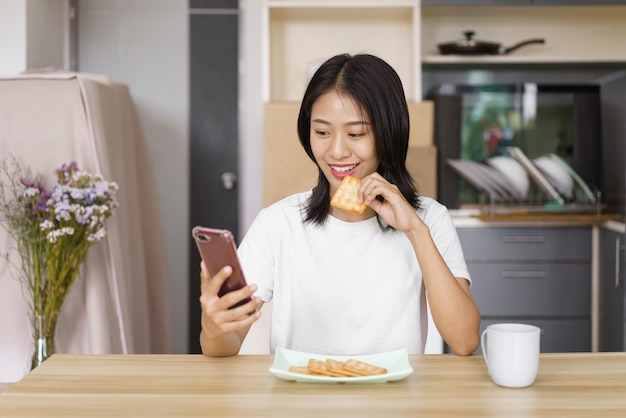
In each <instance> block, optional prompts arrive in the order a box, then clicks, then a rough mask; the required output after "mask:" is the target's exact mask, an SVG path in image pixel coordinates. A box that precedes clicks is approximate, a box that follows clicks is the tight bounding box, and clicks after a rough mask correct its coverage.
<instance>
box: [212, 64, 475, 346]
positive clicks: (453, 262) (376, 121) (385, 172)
mask: <svg viewBox="0 0 626 418" xmlns="http://www.w3.org/2000/svg"><path fill="white" fill-rule="evenodd" d="M298 136H299V138H300V142H301V144H302V146H303V148H304V150H305V151H306V153H307V154H308V156H309V157H310V158H311V159H312V160H313V161H314V162H315V164H316V165H317V167H318V169H319V178H318V184H317V186H316V187H315V188H313V189H312V190H309V191H305V192H302V193H299V194H295V195H292V196H290V197H287V198H285V199H283V200H281V201H279V202H277V203H275V204H273V205H271V206H269V207H267V208H265V209H263V210H262V211H261V212H260V213H259V215H258V216H257V218H256V219H255V220H254V222H253V224H252V225H251V227H250V229H249V230H248V232H247V233H246V235H245V237H244V239H243V241H242V243H241V245H240V247H239V250H238V252H239V256H240V259H241V263H242V268H243V270H244V272H245V274H246V277H247V279H248V282H249V283H250V284H249V285H248V286H247V287H246V288H244V289H241V290H238V291H234V292H231V293H229V294H226V295H224V296H223V297H221V298H219V297H218V296H217V293H218V290H219V288H220V286H221V284H222V283H223V282H224V280H225V279H226V278H227V277H228V276H229V275H230V273H231V270H230V268H229V267H225V268H224V269H222V270H221V271H220V273H219V274H217V275H215V277H212V278H209V277H208V274H207V272H206V269H205V268H204V265H203V266H202V273H201V280H202V295H201V297H200V303H201V306H202V332H201V334H200V342H201V346H202V351H203V353H204V354H205V355H209V356H228V355H234V354H237V353H238V352H239V349H240V347H241V344H242V342H243V340H244V338H245V337H246V334H247V333H248V330H249V329H250V326H251V325H252V324H253V323H254V322H255V321H256V320H257V319H258V318H259V316H260V308H261V306H262V304H263V303H264V302H269V301H270V300H273V312H272V318H271V332H270V345H271V347H270V351H271V352H274V351H275V349H276V348H277V347H285V348H289V349H294V350H299V351H304V352H310V353H319V354H366V353H377V352H384V351H390V350H394V349H399V348H407V349H408V351H409V353H413V354H419V353H423V352H424V344H425V341H426V332H427V326H428V317H427V306H426V296H427V295H428V302H429V304H430V309H431V312H432V316H433V320H434V322H435V324H436V325H437V329H438V330H439V332H440V333H441V335H442V336H443V338H444V340H445V341H446V342H447V344H448V345H449V346H450V348H451V349H452V350H453V351H454V352H455V353H456V354H459V355H469V354H471V353H472V352H473V351H474V350H475V349H476V348H477V347H478V344H479V337H478V329H479V324H480V314H479V311H478V307H477V306H476V304H475V302H474V300H473V298H472V296H471V293H470V290H469V287H470V283H471V278H470V275H469V273H468V271H467V267H466V264H465V259H464V257H463V252H462V249H461V245H460V243H459V239H458V236H457V233H456V230H455V228H454V225H453V223H452V220H451V218H450V215H449V214H448V211H447V209H446V208H445V207H444V206H443V205H441V204H439V203H438V202H436V201H435V200H433V199H430V198H427V197H421V196H419V195H418V194H417V192H416V190H415V188H414V186H413V182H412V181H411V177H410V175H409V173H408V171H407V169H406V166H405V159H406V155H407V149H408V141H409V115H408V110H407V104H406V98H405V95H404V91H403V88H402V83H401V81H400V78H399V77H398V75H397V73H396V72H395V71H394V70H393V68H391V66H389V65H388V64H387V63H386V62H385V61H383V60H381V59H380V58H377V57H375V56H372V55H366V54H361V55H354V56H350V55H347V54H343V55H337V56H335V57H332V58H331V59H329V60H328V61H326V62H325V63H324V64H323V65H322V66H321V67H320V68H319V70H318V71H317V72H316V73H315V74H314V75H313V77H312V79H311V81H310V83H309V85H308V87H307V90H306V92H305V94H304V98H303V100H302V105H301V108H300V114H299V117H298ZM285 175H286V176H288V175H290V173H285ZM347 175H351V176H353V177H357V178H360V179H362V181H361V185H360V187H359V191H358V194H359V198H360V199H361V201H363V202H365V204H367V208H366V210H365V211H364V212H363V213H362V214H354V213H351V212H348V211H344V210H341V209H337V208H335V207H332V206H330V199H331V197H332V195H333V194H334V193H335V191H336V190H337V188H338V187H339V185H340V183H341V181H342V179H343V178H344V177H345V176H347ZM252 295H254V296H253V298H252V301H250V302H249V303H247V304H246V305H243V306H240V307H238V308H235V309H228V307H229V306H232V305H233V304H235V303H236V302H238V301H240V300H242V299H244V298H246V297H249V296H252Z"/></svg>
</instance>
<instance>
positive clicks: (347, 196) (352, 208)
mask: <svg viewBox="0 0 626 418" xmlns="http://www.w3.org/2000/svg"><path fill="white" fill-rule="evenodd" d="M360 184H361V180H360V179H358V178H356V177H352V176H345V177H344V178H343V180H342V181H341V184H340V185H339V188H338V189H337V191H336V192H335V195H334V196H333V198H332V200H331V201H330V206H333V207H335V208H338V209H343V210H347V211H348V212H352V213H355V214H357V215H359V214H361V213H363V211H364V210H365V208H366V207H367V205H366V204H365V203H364V202H363V203H362V202H359V196H358V194H357V191H358V190H359V185H360Z"/></svg>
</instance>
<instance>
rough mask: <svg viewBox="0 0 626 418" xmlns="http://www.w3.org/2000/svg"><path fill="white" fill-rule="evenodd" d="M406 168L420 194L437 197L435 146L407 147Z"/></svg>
mask: <svg viewBox="0 0 626 418" xmlns="http://www.w3.org/2000/svg"><path fill="white" fill-rule="evenodd" d="M406 168H407V170H409V173H410V174H411V177H413V182H414V184H415V187H416V189H417V192H418V193H419V194H420V196H428V197H432V198H433V199H437V147H434V146H429V147H409V150H408V153H407V156H406Z"/></svg>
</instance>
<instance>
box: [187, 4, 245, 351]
mask: <svg viewBox="0 0 626 418" xmlns="http://www.w3.org/2000/svg"><path fill="white" fill-rule="evenodd" d="M229 5H230V7H231V8H230V9H226V8H224V9H215V7H217V6H221V7H227V6H229ZM194 6H195V7H196V8H194ZM210 6H213V8H211V7H210ZM191 7H192V8H191V9H190V16H189V71H190V73H189V84H190V85H189V89H190V91H189V112H190V120H189V127H190V132H189V138H190V144H189V147H190V155H189V165H190V172H189V176H190V178H189V185H190V193H189V207H190V214H189V215H190V218H189V222H190V225H189V231H191V228H192V227H194V226H196V225H204V226H207V227H213V228H221V229H229V230H230V231H231V232H232V233H233V234H234V235H235V237H238V236H239V231H238V224H239V216H238V214H239V209H238V207H239V198H238V193H237V182H236V177H237V175H238V171H239V168H238V167H239V164H238V153H239V131H238V129H239V128H238V103H239V93H238V76H239V71H238V68H239V47H238V38H239V35H238V33H239V13H238V8H237V7H238V6H237V1H236V0H230V1H225V0H222V1H220V2H211V1H206V0H204V1H199V0H196V1H194V2H192V4H191ZM199 7H206V9H199ZM228 176H230V177H228ZM181 215H182V214H181ZM189 239H190V241H191V232H190V233H189ZM188 277H189V280H190V284H189V352H190V353H199V352H200V343H199V338H198V335H199V334H198V333H199V330H200V313H201V312H200V304H199V303H198V299H199V297H200V283H199V280H200V255H199V254H198V250H197V249H196V247H195V245H193V244H192V245H190V246H189V276H188Z"/></svg>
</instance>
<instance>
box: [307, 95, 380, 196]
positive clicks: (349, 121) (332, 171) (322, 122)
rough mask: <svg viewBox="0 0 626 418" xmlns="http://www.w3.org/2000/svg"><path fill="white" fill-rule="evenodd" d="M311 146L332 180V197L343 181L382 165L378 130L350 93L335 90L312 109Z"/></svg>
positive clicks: (327, 176)
mask: <svg viewBox="0 0 626 418" xmlns="http://www.w3.org/2000/svg"><path fill="white" fill-rule="evenodd" d="M311 149H312V151H313V155H314V156H315V161H317V164H318V165H319V167H320V169H321V170H322V172H323V173H324V176H325V177H326V179H327V180H328V182H329V183H330V194H331V196H332V195H333V194H334V193H335V191H336V190H337V188H338V187H339V184H340V183H341V180H342V179H343V178H344V177H345V176H347V175H352V176H354V177H357V178H363V177H365V176H367V175H369V174H372V173H374V172H375V171H376V169H377V168H378V164H379V160H378V155H377V153H376V145H375V143H374V133H373V132H372V127H371V125H370V122H369V120H367V115H365V114H364V112H362V111H361V109H360V108H359V107H358V106H357V105H356V104H355V103H354V100H353V99H352V98H351V97H350V96H347V95H342V94H339V93H337V91H336V90H331V91H329V92H328V93H325V94H323V95H321V96H320V97H319V98H318V99H317V100H316V101H315V103H314V104H313V107H312V109H311Z"/></svg>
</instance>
